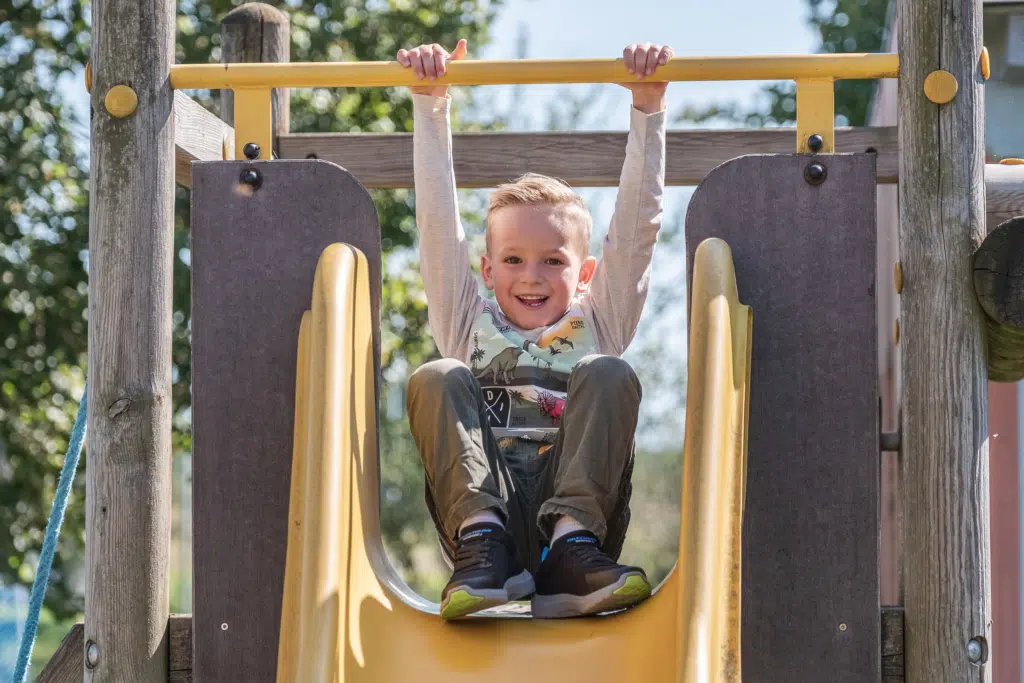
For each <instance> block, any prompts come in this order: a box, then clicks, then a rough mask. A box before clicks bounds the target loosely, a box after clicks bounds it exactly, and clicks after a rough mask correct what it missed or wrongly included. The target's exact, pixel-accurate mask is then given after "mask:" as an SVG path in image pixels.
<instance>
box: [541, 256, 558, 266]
mask: <svg viewBox="0 0 1024 683" xmlns="http://www.w3.org/2000/svg"><path fill="white" fill-rule="evenodd" d="M545 263H547V264H548V265H549V266H560V265H562V259H560V258H549V259H548V260H547V261H545Z"/></svg>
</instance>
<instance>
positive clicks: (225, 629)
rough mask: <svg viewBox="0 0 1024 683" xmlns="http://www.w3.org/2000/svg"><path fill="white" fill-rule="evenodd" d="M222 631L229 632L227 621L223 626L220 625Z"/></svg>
mask: <svg viewBox="0 0 1024 683" xmlns="http://www.w3.org/2000/svg"><path fill="white" fill-rule="evenodd" d="M220 630H221V631H227V630H228V622H226V621H225V622H224V623H223V624H221V625H220Z"/></svg>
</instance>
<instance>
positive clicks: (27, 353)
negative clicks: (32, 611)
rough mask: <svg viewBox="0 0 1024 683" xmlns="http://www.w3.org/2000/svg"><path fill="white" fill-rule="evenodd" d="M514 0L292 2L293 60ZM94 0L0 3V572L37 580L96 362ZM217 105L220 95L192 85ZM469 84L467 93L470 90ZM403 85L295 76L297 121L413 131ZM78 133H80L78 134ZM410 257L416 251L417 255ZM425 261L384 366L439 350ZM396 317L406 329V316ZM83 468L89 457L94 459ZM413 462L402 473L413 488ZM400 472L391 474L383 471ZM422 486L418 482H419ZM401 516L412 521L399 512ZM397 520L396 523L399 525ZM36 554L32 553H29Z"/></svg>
mask: <svg viewBox="0 0 1024 683" xmlns="http://www.w3.org/2000/svg"><path fill="white" fill-rule="evenodd" d="M237 4H239V3H238V2H233V1H231V0H181V2H179V7H178V15H177V29H178V44H177V48H176V56H177V60H178V61H180V62H189V63H198V62H207V61H213V62H216V61H219V59H220V48H219V43H220V24H219V22H220V19H221V17H222V16H223V15H224V14H226V13H227V12H228V11H230V10H231V9H233V8H234V7H235V6H236V5H237ZM501 4H502V0H416V1H415V2H413V1H412V0H323V1H320V2H315V1H309V0H288V1H287V2H284V3H281V4H279V7H280V9H281V10H282V11H284V12H285V13H287V14H288V15H289V17H290V20H291V25H292V46H291V51H292V52H291V54H292V59H293V60H294V61H347V60H390V59H393V58H394V54H395V52H396V51H397V49H398V47H399V46H401V45H408V44H416V43H421V42H440V43H443V44H446V45H454V44H455V42H456V41H457V39H459V38H466V39H467V40H469V42H470V45H471V46H475V47H479V46H481V45H482V44H484V43H485V42H486V39H487V35H488V33H487V30H488V26H489V24H490V22H491V20H492V19H493V18H494V16H495V14H496V12H497V11H498V9H499V8H500V6H501ZM90 10H91V7H90V3H89V2H82V3H79V2H64V1H62V0H13V4H10V3H9V4H7V6H6V8H5V7H2V6H0V129H2V131H3V132H2V133H0V231H2V236H3V239H2V242H0V525H2V526H3V528H4V529H7V530H9V533H0V557H2V558H4V559H5V561H4V562H2V563H0V583H23V584H26V583H29V582H31V580H32V576H33V571H34V561H33V560H32V559H31V558H33V557H34V555H35V554H36V553H38V550H39V547H40V545H41V542H42V537H43V529H44V528H45V523H46V517H47V514H48V512H49V507H50V502H51V501H52V496H53V492H54V489H55V486H56V479H57V472H58V470H59V467H60V464H61V461H62V456H63V453H64V450H65V449H66V446H67V440H68V436H69V434H70V428H71V424H72V422H73V419H74V414H75V410H76V407H77V402H78V400H79V398H80V396H81V390H82V384H83V379H84V369H85V362H86V345H87V335H86V319H85V316H86V302H87V298H86V296H87V278H86V271H87V268H88V253H87V249H88V203H87V182H88V159H87V155H86V153H85V149H84V146H85V144H84V138H85V137H86V136H87V124H86V122H83V121H78V120H76V118H75V116H74V112H73V110H72V108H71V107H70V106H69V104H68V102H67V101H66V100H65V93H66V89H65V88H62V87H61V85H60V83H62V82H63V81H61V79H67V78H81V77H82V73H83V68H84V65H85V63H86V61H87V59H88V52H89V49H90V40H91V38H90V22H89V17H90ZM189 94H190V95H192V96H194V97H195V98H196V99H197V100H198V101H200V102H201V103H202V104H203V105H205V106H206V107H208V108H209V109H211V110H212V111H217V109H218V104H219V97H217V96H216V95H217V94H216V93H210V92H205V91H204V92H191V93H189ZM463 95H465V94H463ZM411 128H412V107H411V101H410V99H409V96H408V92H407V91H406V90H405V89H367V90H299V91H294V93H293V95H292V129H293V130H295V131H300V132H311V131H317V132H328V131H346V132H352V131H379V132H388V131H409V130H411ZM76 133H77V134H78V135H77V140H76ZM374 199H375V200H376V201H377V207H378V213H379V216H380V221H381V228H382V233H383V239H384V247H385V250H386V254H385V258H386V260H387V258H388V257H389V255H390V253H397V251H400V250H401V248H402V247H405V246H408V245H410V244H411V243H412V241H413V235H414V211H413V207H412V202H411V197H410V193H409V192H379V193H375V196H374ZM188 225H189V214H188V201H187V195H186V193H185V191H184V190H179V195H178V203H177V207H176V221H175V247H176V258H175V265H174V267H175V272H174V278H175V284H174V288H175V291H174V344H173V358H172V362H173V378H174V388H173V402H174V408H175V434H174V444H175V449H176V451H178V452H182V451H187V450H188V449H189V446H190V441H189V419H188V407H189V403H190V397H189V387H190V378H191V373H190V351H189V339H190V332H189V308H190V306H189V273H188V267H189V261H190V254H189V251H188V230H187V226H188ZM411 265H412V266H414V265H415V264H411ZM425 312H426V305H425V301H424V300H423V297H422V293H421V290H420V286H419V280H418V277H417V273H416V271H415V268H414V267H410V268H408V269H406V270H404V271H403V272H402V273H401V274H400V276H398V277H395V278H390V279H389V280H388V282H387V283H386V284H385V290H384V317H385V320H393V321H396V322H395V324H393V325H391V328H392V329H391V330H390V331H387V330H386V333H385V335H384V339H383V341H384V346H383V352H384V358H383V361H384V365H385V369H387V368H388V367H389V366H391V365H392V364H394V363H404V364H408V365H411V366H414V365H416V364H418V363H419V362H421V361H422V360H423V359H424V358H425V357H427V356H428V355H430V354H431V353H433V352H434V348H433V345H432V343H431V342H430V340H429V338H428V337H427V335H426V315H425ZM395 328H397V330H396V329H395ZM84 462H85V463H86V466H87V457H86V459H85V460H84ZM410 479H411V475H409V473H408V472H401V473H397V474H396V475H395V481H394V482H391V483H392V484H394V486H393V488H395V489H396V490H398V489H400V490H401V492H402V494H403V495H407V494H406V493H405V492H406V491H407V490H408V489H409V488H410V485H409V484H408V481H409V480H410ZM387 484H388V482H385V485H387ZM419 485H420V486H422V481H420V483H419ZM83 500H84V477H83V476H82V475H81V473H80V474H79V477H78V480H77V484H76V488H75V501H74V502H73V504H72V505H71V506H70V508H69V511H68V517H67V518H66V520H65V525H64V531H63V534H62V539H61V544H60V548H59V553H58V557H57V560H56V563H55V568H54V573H53V574H52V575H51V587H50V592H49V594H48V600H47V602H48V606H49V607H50V609H51V610H53V611H54V612H55V613H56V614H58V615H67V614H72V613H75V612H77V611H79V610H80V609H81V606H82V603H81V596H79V595H77V594H76V591H75V585H74V584H75V582H74V580H73V578H74V577H73V573H74V572H73V570H74V569H75V568H76V567H80V566H81V560H82V556H83V552H82V551H83V541H84V530H83V526H84V505H83ZM392 521H393V522H394V523H395V524H401V523H402V522H403V519H402V518H401V517H398V518H396V519H394V520H392ZM388 522H389V520H388V519H385V527H386V530H387V531H388V532H389V533H390V535H392V536H394V537H398V536H399V530H398V529H397V528H394V524H391V525H389V523H388ZM26 557H28V558H30V561H29V562H25V561H24V559H25V558H26Z"/></svg>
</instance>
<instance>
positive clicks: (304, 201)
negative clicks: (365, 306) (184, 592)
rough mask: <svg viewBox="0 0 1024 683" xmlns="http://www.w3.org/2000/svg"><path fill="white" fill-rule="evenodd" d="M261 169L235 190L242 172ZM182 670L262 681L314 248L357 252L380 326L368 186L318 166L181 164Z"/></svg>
mask: <svg viewBox="0 0 1024 683" xmlns="http://www.w3.org/2000/svg"><path fill="white" fill-rule="evenodd" d="M249 168H252V169H256V170H257V171H258V172H259V173H260V174H262V179H261V180H262V182H261V184H260V186H259V188H258V189H257V190H256V191H255V192H253V191H252V190H251V186H249V185H244V184H240V182H239V177H240V174H241V172H242V170H243V169H249ZM192 178H193V190H192V330H193V331H192V372H193V380H192V394H193V399H192V411H193V412H192V429H193V439H194V441H193V457H194V460H193V468H194V469H193V472H194V480H193V482H194V483H193V514H194V537H193V544H194V551H193V571H194V575H193V604H194V606H195V607H194V624H193V626H194V629H195V664H194V667H195V668H194V674H195V680H196V681H197V682H198V683H230V682H234V681H238V682H239V683H242V682H244V683H259V682H261V681H267V682H271V681H273V680H274V675H275V670H276V660H277V644H278V628H279V624H280V611H281V592H282V586H283V582H284V558H285V550H286V546H287V521H288V492H289V479H290V474H291V455H292V424H293V415H294V403H295V363H296V352H297V350H296V345H297V342H298V333H299V322H300V320H301V317H302V313H303V311H305V310H306V309H308V308H309V305H310V302H311V299H312V288H313V275H314V272H315V268H316V264H317V261H318V259H319V257H320V254H321V253H322V252H323V250H324V249H325V248H326V247H327V246H328V245H329V244H332V243H335V242H347V243H349V244H352V245H353V246H355V247H357V248H359V249H361V250H362V251H363V252H364V253H365V254H366V256H367V259H368V260H369V263H370V271H371V279H370V283H371V290H372V291H371V294H372V297H373V309H374V317H375V320H376V321H377V324H375V326H374V329H375V330H378V332H376V334H377V335H378V337H375V345H378V348H379V328H380V325H379V312H380V229H379V226H378V223H377V211H376V207H375V206H374V204H373V201H372V200H371V199H370V197H369V195H368V194H367V192H366V190H365V189H364V188H363V187H362V186H361V185H360V184H359V183H358V182H357V181H356V180H355V178H353V177H352V176H351V175H350V174H349V173H347V172H346V171H344V170H342V169H341V168H338V167H337V166H335V165H333V164H330V163H327V162H323V161H270V162H256V163H246V162H234V161H222V162H208V163H200V164H195V165H194V166H193V168H192Z"/></svg>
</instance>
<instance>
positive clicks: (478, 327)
mask: <svg viewBox="0 0 1024 683" xmlns="http://www.w3.org/2000/svg"><path fill="white" fill-rule="evenodd" d="M465 54H466V44H465V41H460V43H459V45H458V46H457V47H456V49H455V50H454V51H453V52H452V53H451V54H449V53H448V52H447V51H445V50H444V49H443V48H441V47H440V46H438V45H423V46H420V47H417V48H414V49H412V50H400V51H399V53H398V61H399V62H400V63H401V64H402V65H403V66H406V67H409V68H412V69H413V70H414V71H415V73H416V75H417V76H418V77H419V78H420V79H423V80H425V81H429V80H432V79H433V78H435V77H437V76H443V75H444V73H445V71H446V67H447V64H448V63H449V62H450V61H451V60H455V59H461V58H462V57H464V56H465ZM623 56H624V60H625V63H626V67H627V69H628V70H629V71H630V73H632V74H634V76H635V78H636V80H635V81H631V82H629V83H624V84H623V85H624V86H625V87H627V88H628V89H630V90H631V91H632V93H633V107H632V109H631V112H630V132H629V137H628V141H627V144H626V159H625V163H624V165H623V169H622V175H621V178H620V184H619V191H618V195H617V198H616V204H615V212H614V215H613V217H612V220H611V224H610V226H609V230H608V236H607V237H606V238H605V240H604V245H603V253H602V258H601V261H600V262H598V261H597V260H596V259H595V258H594V257H593V256H591V255H590V253H589V248H590V239H591V228H592V219H591V216H590V213H589V211H588V210H587V207H586V205H585V204H584V202H583V200H582V199H581V198H580V197H579V195H577V194H576V193H575V192H573V191H572V189H570V188H569V187H568V186H567V185H565V184H564V183H562V182H560V181H558V180H555V179H553V178H549V177H546V176H542V175H536V174H527V175H525V176H523V177H521V178H519V179H517V180H515V181H514V182H512V183H509V184H506V185H502V186H500V187H498V188H497V189H496V190H495V191H494V192H493V193H492V195H491V198H490V205H489V207H488V214H487V242H486V253H485V254H484V255H483V257H482V259H481V275H482V277H483V281H484V284H485V286H486V287H487V289H489V290H491V291H493V292H494V298H493V299H489V298H484V297H482V296H480V294H479V288H478V283H477V280H476V278H475V277H474V275H473V271H472V269H471V267H470V262H469V246H468V243H467V241H466V237H465V233H464V231H463V228H462V224H461V222H460V220H459V209H458V202H457V197H456V189H455V176H454V171H453V159H452V142H451V127H450V102H451V101H450V100H449V99H448V96H447V88H446V87H445V86H437V85H429V84H424V85H423V86H419V87H414V88H413V89H412V91H413V100H414V126H415V128H414V131H415V132H414V165H415V185H416V219H417V225H418V229H419V233H420V242H419V244H420V246H419V249H420V265H421V271H422V273H423V282H424V288H425V290H426V294H427V304H428V317H429V320H430V327H431V332H432V334H433V336H434V339H435V341H436V343H437V346H438V349H439V350H440V351H441V354H442V355H443V356H444V358H443V359H441V360H437V361H433V362H430V363H426V364H425V365H423V366H422V367H420V368H419V369H418V370H417V371H416V372H415V373H414V374H413V376H412V377H411V379H410V381H409V393H408V399H407V407H408V412H409V421H410V426H411V430H412V434H413V438H414V440H415V441H416V445H417V448H418V450H419V453H420V456H421V458H422V460H423V465H424V468H425V471H426V482H427V491H426V498H427V505H428V508H429V509H430V512H431V515H432V517H433V520H434V523H435V525H436V526H437V529H438V534H439V535H440V537H441V541H442V547H443V549H444V552H445V555H446V557H447V558H448V559H449V560H450V561H451V562H452V564H453V574H452V577H451V580H450V581H449V582H448V585H447V586H446V587H445V589H444V591H443V593H442V601H441V615H442V616H443V617H444V618H446V619H453V618H457V617H462V616H465V615H468V614H471V613H474V612H478V611H480V610H482V609H486V608H488V607H492V606H495V605H498V604H502V603H504V602H507V601H510V600H517V599H520V598H524V597H526V596H529V595H531V594H532V595H533V600H532V611H533V615H534V616H535V617H563V616H577V615H582V614H593V613H597V612H604V611H608V610H613V609H619V608H623V607H629V606H631V605H633V604H636V603H638V602H640V601H642V600H644V599H645V598H646V597H647V596H648V595H650V590H651V588H650V584H649V582H648V580H647V577H646V575H645V573H644V571H643V570H642V569H641V568H639V567H630V566H626V565H621V564H618V563H617V561H616V560H617V559H618V556H619V553H620V551H621V549H622V544H623V541H624V539H625V535H626V529H627V527H628V525H629V514H630V513H629V499H630V494H631V491H632V485H631V476H632V469H633V455H634V453H633V442H634V432H635V430H636V424H637V415H638V411H639V405H640V396H641V387H640V383H639V381H638V380H637V378H636V375H635V374H634V373H633V371H632V369H631V368H630V367H629V365H628V364H627V363H626V362H625V361H623V360H622V359H621V358H620V356H621V354H622V353H623V352H624V351H625V350H626V347H627V346H628V345H629V343H630V342H631V341H632V339H633V335H634V334H635V332H636V327H637V323H638V322H639V319H640V313H641V311H642V310H643V305H644V302H645V300H646V297H647V288H648V280H649V276H650V269H651V259H652V256H653V252H654V245H655V242H656V240H657V235H658V230H659V228H660V225H661V216H662V195H663V192H664V177H665V171H664V169H665V90H666V85H667V84H665V83H661V82H654V81H653V80H652V79H651V78H650V76H652V75H653V74H654V73H655V72H656V70H657V68H658V66H660V65H663V64H665V63H667V61H668V59H669V58H671V56H672V50H671V48H668V47H663V46H659V45H651V44H642V45H631V46H629V47H628V48H626V50H625V51H624V53H623Z"/></svg>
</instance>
